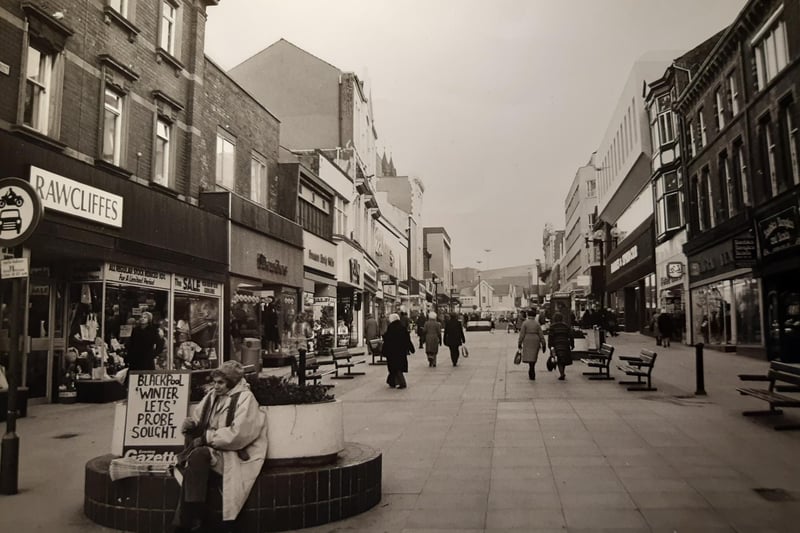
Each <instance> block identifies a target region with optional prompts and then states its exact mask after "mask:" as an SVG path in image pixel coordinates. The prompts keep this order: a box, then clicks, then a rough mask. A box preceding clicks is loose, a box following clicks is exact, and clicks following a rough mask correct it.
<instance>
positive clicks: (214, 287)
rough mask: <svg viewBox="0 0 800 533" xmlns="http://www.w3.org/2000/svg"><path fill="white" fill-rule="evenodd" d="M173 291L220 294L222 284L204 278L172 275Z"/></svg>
mask: <svg viewBox="0 0 800 533" xmlns="http://www.w3.org/2000/svg"><path fill="white" fill-rule="evenodd" d="M173 280H174V287H175V292H188V293H191V294H197V295H200V296H213V297H216V298H219V297H221V296H222V284H221V283H217V282H216V281H209V280H206V279H199V278H192V277H189V276H179V275H177V274H175V275H174V276H173Z"/></svg>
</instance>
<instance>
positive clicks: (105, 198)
mask: <svg viewBox="0 0 800 533" xmlns="http://www.w3.org/2000/svg"><path fill="white" fill-rule="evenodd" d="M31 185H32V186H33V188H34V189H35V190H36V194H37V195H38V197H39V198H41V201H42V204H44V207H45V208H47V209H52V210H53V211H59V212H61V213H64V214H66V215H72V216H76V217H80V218H85V219H87V220H91V221H93V222H97V223H99V224H104V225H106V226H111V227H114V228H121V227H122V207H123V198H122V196H119V195H116V194H112V193H110V192H107V191H104V190H102V189H98V188H96V187H91V186H89V185H86V184H85V183H81V182H79V181H75V180H71V179H69V178H65V177H64V176H59V175H58V174H55V173H53V172H50V171H48V170H44V169H41V168H38V167H34V166H31Z"/></svg>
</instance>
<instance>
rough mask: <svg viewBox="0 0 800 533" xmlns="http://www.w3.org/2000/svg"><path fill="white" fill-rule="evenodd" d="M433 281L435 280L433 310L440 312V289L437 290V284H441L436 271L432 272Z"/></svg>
mask: <svg viewBox="0 0 800 533" xmlns="http://www.w3.org/2000/svg"><path fill="white" fill-rule="evenodd" d="M431 281H433V310H434V311H435V312H436V313H437V314H438V313H439V291H438V290H437V286H438V284H439V280H438V277H437V276H436V273H435V272H431Z"/></svg>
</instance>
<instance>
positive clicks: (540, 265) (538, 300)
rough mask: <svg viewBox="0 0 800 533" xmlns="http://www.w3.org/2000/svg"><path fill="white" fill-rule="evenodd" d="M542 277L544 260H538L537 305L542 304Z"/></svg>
mask: <svg viewBox="0 0 800 533" xmlns="http://www.w3.org/2000/svg"><path fill="white" fill-rule="evenodd" d="M540 279H542V261H541V260H539V259H537V260H536V305H538V306H541V305H542V297H541V296H540V295H539V280H540Z"/></svg>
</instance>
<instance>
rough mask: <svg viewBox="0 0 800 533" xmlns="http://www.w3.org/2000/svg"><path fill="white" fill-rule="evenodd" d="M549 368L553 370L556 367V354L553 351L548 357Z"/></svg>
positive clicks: (550, 370)
mask: <svg viewBox="0 0 800 533" xmlns="http://www.w3.org/2000/svg"><path fill="white" fill-rule="evenodd" d="M546 365H547V370H548V371H549V372H552V371H553V370H555V368H556V354H554V353H551V354H550V356H549V357H548V358H547V363H546Z"/></svg>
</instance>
